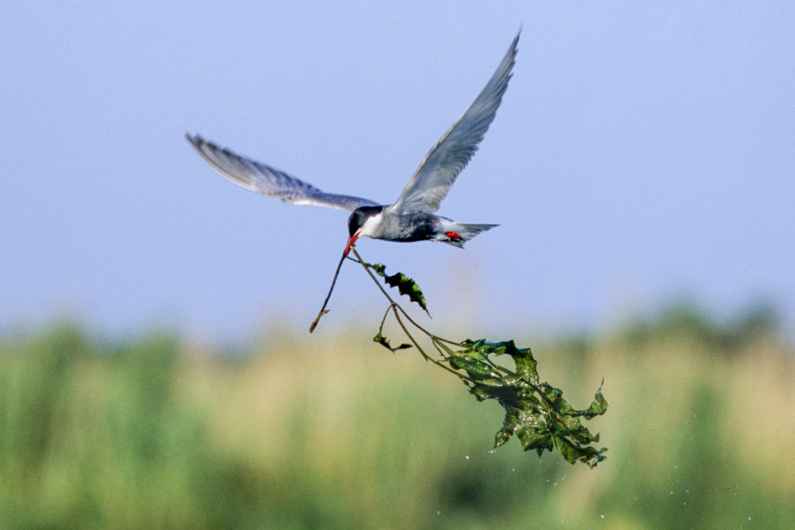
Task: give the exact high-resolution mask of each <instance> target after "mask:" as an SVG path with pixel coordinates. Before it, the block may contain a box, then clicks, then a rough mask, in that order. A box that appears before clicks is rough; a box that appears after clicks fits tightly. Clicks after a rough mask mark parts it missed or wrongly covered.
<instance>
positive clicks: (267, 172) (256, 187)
mask: <svg viewBox="0 0 795 530" xmlns="http://www.w3.org/2000/svg"><path fill="white" fill-rule="evenodd" d="M185 138H187V140H188V141H189V142H190V143H191V145H192V146H193V147H194V148H195V149H196V151H197V152H198V153H199V155H201V157H202V158H204V159H205V160H206V161H207V162H208V163H209V164H210V165H211V166H212V167H213V168H214V169H215V170H216V171H218V172H219V173H220V174H221V175H223V176H224V177H226V178H227V179H228V180H230V181H231V182H233V183H235V184H237V185H238V186H240V187H242V188H245V189H247V190H249V191H254V192H257V193H261V194H263V195H267V196H269V197H276V198H278V199H281V200H282V201H284V202H288V203H291V204H297V205H301V206H325V207H329V208H339V209H342V210H349V211H353V210H355V209H356V208H358V207H360V206H377V205H378V203H376V202H374V201H371V200H370V199H364V198H362V197H354V196H351V195H339V194H336V193H326V192H324V191H322V190H321V189H319V188H316V187H315V186H313V185H311V184H309V183H308V182H304V181H303V180H300V179H297V178H295V177H293V176H291V175H288V174H287V173H285V172H284V171H281V170H279V169H276V168H275V167H272V166H269V165H267V164H263V163H262V162H257V161H255V160H251V159H249V158H246V157H244V156H241V155H238V154H237V153H235V152H234V151H231V150H230V149H227V148H224V147H219V146H218V145H216V144H214V143H212V142H208V141H207V140H205V139H204V138H202V137H201V136H199V135H192V134H190V133H188V134H186V135H185Z"/></svg>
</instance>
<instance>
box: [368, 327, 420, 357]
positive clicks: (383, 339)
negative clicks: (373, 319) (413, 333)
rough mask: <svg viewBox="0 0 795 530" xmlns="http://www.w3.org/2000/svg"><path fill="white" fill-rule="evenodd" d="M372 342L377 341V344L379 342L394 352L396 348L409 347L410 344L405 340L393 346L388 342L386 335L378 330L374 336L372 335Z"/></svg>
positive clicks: (403, 348)
mask: <svg viewBox="0 0 795 530" xmlns="http://www.w3.org/2000/svg"><path fill="white" fill-rule="evenodd" d="M373 342H377V343H378V344H380V345H381V346H383V347H384V348H386V349H387V350H389V351H391V352H392V353H395V352H396V351H398V350H405V349H408V348H411V344H406V343H405V342H404V343H402V344H400V345H398V346H394V347H393V346H392V345H391V344H390V343H389V340H388V339H387V338H386V337H384V336H383V335H382V334H381V332H380V331H379V332H378V333H377V334H376V335H375V337H373Z"/></svg>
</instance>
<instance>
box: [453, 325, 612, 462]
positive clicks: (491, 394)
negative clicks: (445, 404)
mask: <svg viewBox="0 0 795 530" xmlns="http://www.w3.org/2000/svg"><path fill="white" fill-rule="evenodd" d="M460 345H461V348H459V349H455V350H454V349H452V348H448V351H449V357H448V358H447V362H448V363H449V364H450V366H451V367H452V368H454V369H455V370H458V371H461V372H463V373H465V374H466V380H465V384H466V385H467V386H468V387H469V392H470V393H471V394H472V395H474V396H475V398H476V399H477V400H478V401H484V400H487V399H494V400H496V401H497V402H498V403H499V404H500V406H502V408H503V409H504V410H505V418H504V419H503V424H502V428H501V429H500V430H499V431H497V434H496V435H495V437H494V447H500V446H501V445H503V444H505V443H506V442H507V441H508V440H509V439H510V438H511V437H512V436H514V435H516V437H517V438H518V439H519V442H520V443H521V444H522V447H523V448H524V450H525V451H530V450H535V451H536V453H537V454H538V455H539V456H541V455H542V454H543V453H544V451H550V452H554V451H558V452H559V453H560V454H561V455H562V456H563V458H565V459H566V461H567V462H569V463H571V464H575V463H577V462H582V463H584V464H587V465H588V466H590V467H596V465H597V464H598V463H599V462H601V461H603V460H604V459H605V458H606V457H605V452H606V451H607V449H605V448H598V447H596V446H595V445H594V444H596V443H598V442H599V434H592V433H591V431H590V430H589V429H588V428H587V427H586V426H585V425H583V422H582V420H583V419H586V420H590V419H592V418H594V417H596V416H601V415H602V414H604V413H605V412H607V400H606V399H605V397H604V395H603V394H602V387H601V385H600V387H599V389H598V390H597V391H596V394H595V395H594V399H593V401H592V402H591V404H590V406H589V407H588V408H587V409H575V408H574V407H572V406H571V405H570V404H569V402H568V401H567V400H566V399H565V398H564V397H563V391H562V390H560V389H559V388H556V387H554V386H552V385H551V384H549V383H547V382H545V381H541V380H540V377H539V375H538V362H537V361H536V359H535V357H534V356H533V353H532V351H531V350H530V348H518V347H517V346H516V344H515V343H514V341H512V340H508V341H501V342H489V341H487V340H485V339H480V340H465V341H463V342H461V343H460ZM501 355H507V356H509V357H511V359H512V360H513V363H514V369H513V370H510V369H508V368H506V367H504V366H501V365H499V364H497V363H496V362H495V361H494V360H492V357H497V356H501Z"/></svg>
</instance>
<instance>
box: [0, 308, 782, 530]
mask: <svg viewBox="0 0 795 530" xmlns="http://www.w3.org/2000/svg"><path fill="white" fill-rule="evenodd" d="M773 324H774V322H773V315H772V314H770V313H766V312H765V311H764V310H760V311H757V312H755V313H754V312H751V313H749V314H748V315H746V316H745V317H744V318H741V319H738V320H737V321H736V322H732V323H729V324H726V325H724V326H718V325H716V324H714V322H712V321H711V320H710V319H708V318H707V317H705V316H704V315H703V314H702V313H699V312H698V311H697V310H695V309H693V308H691V307H688V306H677V307H672V308H671V309H670V310H668V311H664V312H663V313H661V314H659V315H656V316H654V317H652V318H649V319H647V320H645V321H638V322H635V323H633V324H629V325H626V326H621V327H619V328H618V329H616V330H613V331H612V332H609V333H608V332H606V333H603V334H600V335H597V336H594V337H572V338H564V339H561V340H554V341H553V340H547V341H540V342H538V343H536V344H533V342H532V341H529V340H528V341H522V342H524V343H525V344H531V345H533V346H534V351H535V353H536V356H537V358H538V360H539V365H540V369H541V371H542V376H543V377H545V378H547V379H549V380H550V381H551V382H553V383H556V384H558V385H559V386H560V387H561V388H563V389H564V391H566V393H567V395H570V397H571V400H572V403H573V404H575V405H587V403H588V401H589V399H590V397H591V396H590V393H591V392H592V391H593V388H595V387H596V386H598V385H599V382H600V381H601V380H602V378H605V394H606V396H607V398H608V400H609V401H610V410H609V411H608V413H607V414H606V415H605V416H604V417H603V418H600V419H597V420H595V421H594V425H593V427H594V430H596V431H599V432H601V434H602V442H603V443H604V445H606V446H607V447H609V452H608V460H607V461H605V462H603V463H602V464H601V465H600V466H599V467H598V468H597V469H595V470H590V469H587V468H586V467H585V466H575V467H572V466H569V465H568V464H566V463H565V462H564V461H562V459H561V458H560V457H559V456H557V455H549V454H547V455H545V456H544V457H543V458H541V459H539V458H538V457H536V456H535V454H530V453H523V452H522V451H521V449H520V447H519V444H518V443H517V442H515V441H511V442H510V443H509V444H508V445H506V446H505V447H503V448H501V449H499V450H497V451H496V452H494V451H490V447H491V443H492V437H493V434H494V432H495V431H496V429H497V428H498V427H499V423H500V422H501V414H500V411H499V407H498V406H497V405H496V404H493V403H478V402H476V401H475V400H474V399H472V397H471V396H469V395H468V394H467V393H466V391H465V389H464V388H463V387H462V386H461V385H460V383H458V382H457V381H455V380H454V379H453V378H451V377H448V376H446V375H445V374H444V373H442V372H441V371H439V370H437V369H434V368H432V367H431V366H430V365H427V364H425V363H423V361H422V360H421V359H419V357H418V356H417V355H416V353H415V352H413V351H412V350H406V351H402V352H400V353H398V354H397V355H393V354H390V353H389V352H387V351H386V350H383V349H382V348H380V347H379V346H377V345H375V344H373V343H372V342H370V335H372V331H373V330H371V329H356V330H350V331H348V332H345V333H342V334H339V335H335V336H330V335H326V336H325V337H324V336H322V335H321V336H314V335H313V336H308V335H303V334H295V335H289V334H284V333H270V334H266V335H265V336H264V337H263V338H262V339H261V345H259V346H257V347H253V348H252V350H251V352H249V354H248V355H244V356H239V357H235V358H230V357H224V356H223V355H212V354H208V353H207V351H205V350H204V349H202V348H200V347H198V346H196V345H192V344H190V343H189V342H188V341H182V340H180V339H179V338H178V337H176V336H171V335H168V334H156V333H155V334H151V335H148V336H142V337H140V338H136V339H131V340H128V341H126V342H119V341H103V340H99V339H96V338H93V337H92V336H90V335H89V334H87V333H86V332H85V331H84V330H82V329H81V328H80V327H79V326H75V325H69V324H60V325H54V326H52V327H50V328H47V329H42V330H40V331H39V332H36V333H31V334H25V335H24V336H14V335H7V336H6V337H5V338H3V339H0V528H2V529H16V528H31V529H76V528H80V529H83V528H85V529H94V528H96V529H99V528H113V529H141V528H147V529H155V528H185V529H233V528H234V529H248V528H252V529H254V528H257V529H271V528H273V529H283V530H289V529H296V530H298V529H353V528H356V529H369V528H372V529H392V528H394V529H402V528H450V529H452V528H455V529H470V528H471V529H475V528H486V527H489V528H500V529H513V528H516V529H519V528H522V529H527V528H539V529H558V528H560V529H563V528H567V529H568V528H582V529H597V528H600V529H616V530H618V529H626V530H629V529H678V528H695V529H712V528H714V529H728V528H737V529H740V528H742V529H750V528H759V529H764V530H773V529H782V530H783V529H792V528H795V471H794V470H795V391H793V386H794V385H793V382H795V356H793V352H792V351H791V350H790V349H789V348H788V346H786V345H785V344H784V343H783V342H782V341H781V340H778V339H777V338H776V336H775V333H774V332H773V331H772V329H773V328H774V327H775V326H774V325H773ZM494 338H495V339H500V338H504V337H494Z"/></svg>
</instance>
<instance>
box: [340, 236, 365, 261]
mask: <svg viewBox="0 0 795 530" xmlns="http://www.w3.org/2000/svg"><path fill="white" fill-rule="evenodd" d="M360 232H361V230H357V231H356V232H355V233H354V234H353V235H352V236H351V237H350V239H348V244H347V245H345V250H343V251H342V257H343V258H347V257H348V254H350V252H351V249H352V248H353V247H354V245H356V240H357V239H359V233H360Z"/></svg>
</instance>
